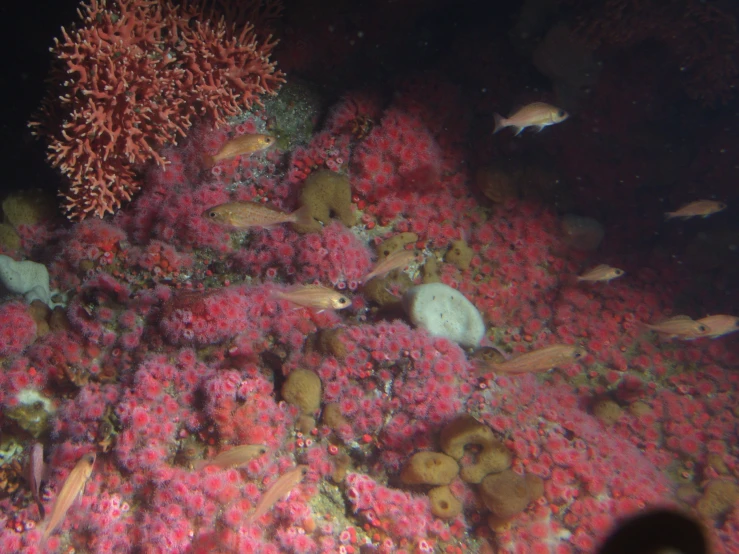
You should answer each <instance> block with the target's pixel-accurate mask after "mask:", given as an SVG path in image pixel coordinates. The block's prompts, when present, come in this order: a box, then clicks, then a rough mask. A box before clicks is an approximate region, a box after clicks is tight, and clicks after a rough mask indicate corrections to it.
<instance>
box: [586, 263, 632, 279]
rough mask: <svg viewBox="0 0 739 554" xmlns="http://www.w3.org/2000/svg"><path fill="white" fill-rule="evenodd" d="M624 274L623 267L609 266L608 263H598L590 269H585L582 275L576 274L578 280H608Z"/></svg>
mask: <svg viewBox="0 0 739 554" xmlns="http://www.w3.org/2000/svg"><path fill="white" fill-rule="evenodd" d="M623 274H624V270H623V269H618V268H617V267H611V266H610V265H606V264H600V265H599V266H596V267H594V268H593V269H591V270H590V271H586V272H585V273H583V274H582V275H580V276H578V278H577V280H578V281H591V282H594V281H610V280H612V279H615V278H617V277H621V275H623Z"/></svg>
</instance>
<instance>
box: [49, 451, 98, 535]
mask: <svg viewBox="0 0 739 554" xmlns="http://www.w3.org/2000/svg"><path fill="white" fill-rule="evenodd" d="M94 465H95V453H94V452H90V453H88V454H85V455H84V456H82V458H80V460H79V461H78V462H77V465H75V466H74V469H73V470H72V471H71V473H70V474H69V476H68V477H67V479H66V480H65V481H64V484H63V485H62V490H60V491H59V494H58V495H57V497H56V501H55V502H54V507H53V508H52V509H51V515H49V522H48V523H47V524H46V528H45V529H44V533H43V535H42V537H41V544H45V543H46V541H47V539H48V538H49V537H50V536H51V534H52V533H53V532H54V531H56V528H57V527H59V525H61V523H62V521H64V517H65V516H66V515H67V512H68V511H69V508H70V507H71V506H72V504H73V503H74V501H75V500H76V499H77V497H78V496H82V493H83V491H84V490H85V483H87V480H88V479H89V478H90V475H92V468H93V466H94Z"/></svg>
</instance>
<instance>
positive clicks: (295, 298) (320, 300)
mask: <svg viewBox="0 0 739 554" xmlns="http://www.w3.org/2000/svg"><path fill="white" fill-rule="evenodd" d="M273 294H274V295H275V296H276V297H278V298H282V299H283V300H289V301H290V302H292V303H293V304H297V305H298V306H303V307H304V308H316V309H318V310H320V311H323V310H343V309H344V308H348V307H349V306H351V305H352V301H351V300H350V299H349V298H348V297H346V296H344V295H343V294H341V293H340V292H337V291H335V290H334V289H330V288H328V287H324V286H322V285H299V286H297V287H293V288H292V289H288V290H284V291H281V290H276V291H274V293H273Z"/></svg>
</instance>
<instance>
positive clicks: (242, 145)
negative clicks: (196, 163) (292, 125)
mask: <svg viewBox="0 0 739 554" xmlns="http://www.w3.org/2000/svg"><path fill="white" fill-rule="evenodd" d="M274 143H275V138H274V137H271V136H269V135H259V134H247V135H239V136H238V137H234V138H232V139H231V140H229V141H227V142H226V143H225V144H224V145H223V146H221V149H220V150H219V151H218V152H216V153H215V154H213V155H212V156H209V155H206V156H205V157H204V160H203V161H204V162H205V165H206V166H208V167H211V166H214V165H215V164H217V163H218V162H220V161H223V160H228V159H229V158H235V157H236V156H244V155H248V154H254V153H255V152H261V151H262V150H266V149H267V148H269V147H270V146H272V145H273V144H274Z"/></svg>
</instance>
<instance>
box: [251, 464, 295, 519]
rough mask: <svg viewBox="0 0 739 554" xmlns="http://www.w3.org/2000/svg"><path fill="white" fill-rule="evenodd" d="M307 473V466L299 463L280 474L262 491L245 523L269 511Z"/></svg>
mask: <svg viewBox="0 0 739 554" xmlns="http://www.w3.org/2000/svg"><path fill="white" fill-rule="evenodd" d="M306 473H308V466H305V465H300V466H298V467H296V468H295V469H293V470H291V471H288V472H287V473H285V474H284V475H281V476H280V478H279V479H277V481H275V482H274V483H272V485H271V486H270V487H269V488H268V489H267V490H266V491H264V494H263V495H262V497H261V498H260V499H259V501H258V502H257V505H256V506H255V507H254V511H253V512H252V513H251V514H250V515H249V517H247V518H246V521H247V523H251V522H253V521H256V520H257V519H259V518H260V517H262V516H263V515H264V514H266V513H267V512H269V511H270V509H271V508H272V506H274V505H275V504H276V503H277V501H278V500H279V499H280V498H282V497H283V496H287V494H288V493H289V492H290V491H291V490H293V488H295V487H296V486H297V485H298V484H299V483H300V482H301V481H302V480H303V477H305V475H306Z"/></svg>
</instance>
